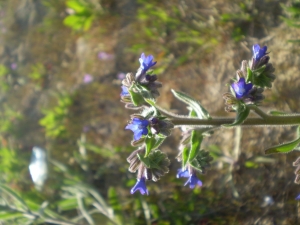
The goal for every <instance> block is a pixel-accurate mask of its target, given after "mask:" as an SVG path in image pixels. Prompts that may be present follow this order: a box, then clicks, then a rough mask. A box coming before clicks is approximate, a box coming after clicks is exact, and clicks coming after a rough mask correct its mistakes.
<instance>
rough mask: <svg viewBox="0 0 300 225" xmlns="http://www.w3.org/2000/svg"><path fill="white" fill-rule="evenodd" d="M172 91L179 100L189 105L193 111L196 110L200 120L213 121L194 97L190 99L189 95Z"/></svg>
mask: <svg viewBox="0 0 300 225" xmlns="http://www.w3.org/2000/svg"><path fill="white" fill-rule="evenodd" d="M171 91H172V93H173V95H174V96H175V97H176V98H177V99H179V100H180V101H182V102H184V103H186V104H188V105H189V106H190V107H191V108H192V109H193V110H195V112H196V114H197V116H198V118H200V119H211V117H210V115H209V113H208V112H207V111H206V109H205V108H204V107H203V106H202V105H201V104H200V103H199V102H198V101H197V100H195V99H193V98H192V97H190V96H188V95H187V94H184V93H182V92H179V91H175V90H171Z"/></svg>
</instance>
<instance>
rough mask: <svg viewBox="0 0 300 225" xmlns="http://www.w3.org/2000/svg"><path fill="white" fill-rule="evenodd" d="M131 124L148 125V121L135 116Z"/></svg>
mask: <svg viewBox="0 0 300 225" xmlns="http://www.w3.org/2000/svg"><path fill="white" fill-rule="evenodd" d="M132 124H135V125H141V126H148V125H149V121H148V120H142V119H139V118H136V117H135V118H133V119H132Z"/></svg>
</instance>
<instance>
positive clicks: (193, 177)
mask: <svg viewBox="0 0 300 225" xmlns="http://www.w3.org/2000/svg"><path fill="white" fill-rule="evenodd" d="M188 183H189V184H190V188H191V189H193V188H195V186H196V185H198V186H199V187H201V186H202V182H201V180H199V179H198V177H197V176H196V174H192V175H190V178H189V179H188V180H187V181H186V183H185V184H184V186H186V185H187V184H188Z"/></svg>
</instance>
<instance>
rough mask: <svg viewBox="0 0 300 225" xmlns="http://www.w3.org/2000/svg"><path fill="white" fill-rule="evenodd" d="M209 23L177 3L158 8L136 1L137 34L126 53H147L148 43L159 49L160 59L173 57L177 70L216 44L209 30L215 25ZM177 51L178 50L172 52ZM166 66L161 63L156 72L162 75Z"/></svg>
mask: <svg viewBox="0 0 300 225" xmlns="http://www.w3.org/2000/svg"><path fill="white" fill-rule="evenodd" d="M187 14H188V15H191V16H186V15H187ZM211 22H212V21H209V19H208V18H205V17H203V16H202V15H200V13H199V12H198V11H197V10H194V9H189V10H188V11H186V7H185V6H184V4H181V3H176V4H172V3H169V2H168V3H166V4H161V3H160V2H149V1H143V0H140V1H139V7H138V11H137V16H136V23H135V24H134V25H135V27H136V29H138V30H139V31H140V32H136V33H134V35H135V42H134V43H132V46H131V47H130V50H131V51H133V52H138V51H140V49H148V48H149V43H151V45H155V46H159V48H158V49H157V51H159V52H161V53H162V54H164V55H168V54H170V53H171V54H172V55H174V53H175V56H176V58H175V64H176V65H177V66H179V65H181V64H183V63H185V62H187V61H188V60H190V59H191V58H192V56H195V53H196V52H197V50H199V48H201V47H204V46H205V47H204V50H203V51H209V49H211V48H212V47H213V46H215V45H217V44H218V43H219V40H218V38H217V35H216V34H215V32H216V30H214V29H213V28H214V25H215V24H214V23H211ZM141 24H144V25H143V26H141ZM157 37H159V38H157ZM162 43H163V44H162ZM177 49H180V50H179V51H178V52H176V51H177ZM165 60H166V61H168V59H165ZM167 66H168V63H167V62H166V63H162V64H161V67H160V68H159V69H158V70H160V71H159V72H160V73H161V72H163V71H164V70H165V69H166V68H167Z"/></svg>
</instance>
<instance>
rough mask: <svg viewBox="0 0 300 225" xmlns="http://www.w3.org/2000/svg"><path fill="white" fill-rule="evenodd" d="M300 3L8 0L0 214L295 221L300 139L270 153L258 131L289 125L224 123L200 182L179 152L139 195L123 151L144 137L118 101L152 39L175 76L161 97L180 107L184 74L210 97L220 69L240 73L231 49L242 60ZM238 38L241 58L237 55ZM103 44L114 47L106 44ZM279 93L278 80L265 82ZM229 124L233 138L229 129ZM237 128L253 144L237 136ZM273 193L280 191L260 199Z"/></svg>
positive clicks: (100, 220)
mask: <svg viewBox="0 0 300 225" xmlns="http://www.w3.org/2000/svg"><path fill="white" fill-rule="evenodd" d="M299 15H300V14H299V2H297V1H281V4H280V2H279V1H263V2H262V1H258V0H257V1H250V0H249V1H248V0H247V1H241V0H232V1H223V0H219V1H209V2H207V1H205V0H194V1H175V0H168V1H156V0H155V1H145V0H139V1H133V0H125V1H117V0H103V1H95V0H85V1H83V0H61V1H57V0H47V1H29V0H28V1H27V0H26V1H24V2H22V3H20V2H19V1H17V0H11V1H2V2H0V40H1V43H3V45H2V47H0V124H1V126H0V162H1V164H0V172H1V177H0V181H1V183H0V189H1V191H0V223H1V224H12V225H13V224H16V225H17V224H148V225H150V224H153V225H168V224H170V225H171V224H176V225H181V224H182V225H184V224H195V225H196V224H297V223H298V222H299V221H298V216H299V215H298V211H297V210H299V208H298V206H297V202H295V201H294V198H295V197H296V195H297V193H298V192H299V188H297V187H296V186H295V185H293V182H292V181H293V179H294V177H293V176H294V174H293V168H292V167H291V165H290V164H291V162H292V161H293V160H294V159H295V158H296V157H297V153H291V154H290V155H281V156H282V157H273V156H261V154H262V149H263V147H264V144H265V143H267V144H268V141H270V139H262V138H261V137H262V136H268V137H269V136H270V138H271V141H272V140H276V141H277V142H278V141H285V140H286V139H284V138H283V137H289V134H290V133H289V130H288V129H286V128H282V130H280V131H281V133H282V136H280V135H279V134H278V133H276V132H274V133H272V132H271V133H259V132H260V131H259V130H258V129H257V130H254V132H252V133H251V132H249V133H247V134H244V135H243V134H242V133H239V134H237V133H235V132H236V131H235V130H231V131H228V132H227V131H225V132H223V131H222V132H219V133H217V134H214V135H213V136H212V137H211V139H210V140H211V141H210V142H207V143H206V144H207V145H206V146H207V147H206V149H207V150H209V151H210V152H211V153H212V155H213V157H214V163H213V168H212V169H211V170H210V171H208V174H207V176H204V175H203V176H202V175H200V176H201V180H202V181H203V183H204V186H203V188H201V189H195V190H190V189H189V188H187V187H183V183H184V181H183V180H180V179H175V174H176V171H177V168H178V167H179V166H180V164H179V163H178V162H176V161H175V160H174V161H172V164H171V168H170V174H168V175H166V176H165V177H163V179H162V180H161V181H159V182H157V183H150V182H148V183H147V187H148V188H149V192H150V196H140V195H139V194H134V195H130V194H129V191H130V188H131V187H132V186H133V185H134V184H135V182H136V179H135V174H130V173H129V172H128V171H127V166H128V165H127V162H126V157H127V156H128V155H129V154H130V152H131V151H132V150H133V148H132V147H130V146H129V145H130V144H129V143H130V140H131V133H129V132H125V131H124V126H125V124H126V121H128V119H129V114H130V112H128V111H125V109H124V108H123V105H122V104H121V103H120V102H119V93H120V91H121V89H120V84H121V83H120V80H119V79H118V77H117V74H118V73H124V72H125V73H126V72H130V71H133V72H134V71H135V70H136V69H137V67H138V57H139V56H140V54H141V52H145V53H146V54H147V55H148V54H153V55H154V57H155V60H157V61H158V65H157V67H155V72H156V73H157V74H158V75H159V79H160V80H161V81H162V82H163V85H164V86H166V88H167V89H168V90H165V89H162V96H161V99H162V100H160V101H161V103H162V104H165V105H166V106H167V107H170V108H176V107H178V108H180V107H181V108H180V109H179V111H183V110H185V109H184V108H183V106H181V105H179V104H178V103H175V102H173V101H172V100H171V99H170V97H169V96H170V95H169V88H170V87H174V86H175V87H176V88H178V89H180V88H181V87H183V88H184V87H185V89H186V90H185V91H189V93H190V94H193V93H197V94H199V95H201V96H198V97H199V98H200V100H201V97H205V96H204V93H202V89H201V88H203V87H204V86H205V85H208V86H209V85H214V83H217V82H224V80H225V79H223V78H224V77H221V78H220V77H217V75H216V71H215V69H216V70H217V69H218V68H221V69H223V70H221V73H222V74H225V75H226V76H227V77H228V74H227V73H231V74H234V71H231V72H228V71H227V70H225V69H226V68H227V66H228V61H230V60H232V61H234V65H237V66H239V63H240V61H239V59H240V57H242V56H243V57H244V56H247V57H248V58H249V57H250V55H251V51H250V50H248V51H242V50H240V49H246V48H248V49H251V44H253V39H255V41H256V40H257V41H259V40H260V38H265V37H268V35H269V33H271V32H275V30H276V29H277V30H278V29H279V27H280V26H284V24H285V23H286V24H287V25H288V26H290V27H292V28H291V29H295V30H297V29H298V28H299V24H298V23H299ZM279 18H284V19H283V20H280V19H279ZM292 31H294V30H292ZM278 32H279V31H278ZM282 33H285V31H281V33H280V34H282ZM274 36H276V35H274ZM278 36H279V35H278ZM274 39H276V37H275V38H274ZM249 40H250V41H249ZM287 41H288V39H287V40H285V41H284V43H283V45H285V44H286V43H287ZM293 42H299V40H293ZM245 43H248V45H247V44H245ZM224 46H227V47H228V46H229V47H228V48H226V47H224ZM241 46H242V47H241ZM245 46H246V47H245ZM228 49H230V50H232V51H233V52H234V56H236V58H237V59H236V58H234V59H233V57H232V58H229V56H228V54H229V53H228V52H229V50H228ZM269 49H272V46H269ZM100 52H101V53H105V54H107V55H108V54H111V55H113V57H110V58H109V57H108V58H103V57H102V58H101V57H99V56H98V54H99V53H100ZM295 54H298V55H299V52H297V49H296V50H295ZM240 55H242V56H240ZM218 56H220V57H223V58H220V57H218ZM221 59H222V60H221ZM274 64H275V63H274ZM16 65H17V66H16ZM208 65H213V69H211V68H209V69H208V70H209V72H207V71H205V68H206V67H207V68H208ZM284 66H285V65H284ZM275 67H276V64H275ZM192 68H196V69H192ZM224 68H225V69H224ZM227 69H231V67H230V66H228V68H227ZM291 70H292V69H291ZM193 71H196V72H193ZM292 71H293V70H292ZM87 73H88V74H92V76H93V78H94V79H93V81H91V82H90V83H84V80H83V77H84V75H85V74H87ZM162 73H164V74H162ZM194 73H196V74H194ZM207 73H208V74H209V76H211V77H215V78H216V81H214V82H212V81H211V80H209V78H208V77H205V76H203V74H207ZM283 76H284V75H283ZM226 82H227V80H226V81H225V82H224V85H223V84H222V87H223V86H224V87H225V83H226ZM185 83H186V85H187V86H185ZM181 85H182V86H181ZM187 87H188V88H187ZM218 88H219V87H218ZM215 89H217V88H215ZM215 89H214V90H215ZM222 90H223V89H222ZM288 90H289V91H291V89H290V88H288ZM218 91H219V89H217V92H218ZM292 91H293V90H292ZM292 93H294V92H292ZM163 94H165V95H163ZM209 95H212V94H211V93H209ZM164 96H167V97H164ZM211 97H212V96H211ZM294 97H295V96H294ZM272 98H273V99H274V98H276V94H275V93H272V95H271V96H267V100H269V101H270V99H272ZM204 100H205V99H204ZM276 100H278V101H280V99H278V98H276ZM281 100H282V99H281ZM207 101H208V103H207V102H206V103H205V104H210V106H211V107H213V106H214V105H217V104H214V103H215V102H213V101H211V102H209V101H210V100H209V99H207ZM219 101H222V99H221V98H220V100H219ZM283 102H284V101H283ZM294 104H295V105H296V106H297V103H294ZM207 108H208V109H209V107H207ZM221 110H223V106H222V107H221V108H214V112H216V113H217V112H221ZM246 132H248V131H246ZM246 132H245V133H246ZM224 133H226V134H225V135H227V136H225V141H226V140H227V139H228V140H230V141H228V140H227V142H225V141H224V140H222V139H220V137H221V136H222V135H223V134H224ZM291 133H292V132H291ZM228 135H229V136H230V135H232V136H230V138H227V137H228ZM254 135H258V136H254ZM236 136H238V137H239V138H241V140H242V141H241V142H242V143H244V145H242V146H243V148H244V149H239V148H236V146H235V143H236V141H235V140H233V139H234V137H236ZM257 138H260V139H259V140H258V139H257ZM168 140H169V141H167V142H166V143H164V144H163V145H162V147H161V148H162V150H164V149H165V150H166V151H167V152H168V154H169V156H170V158H172V157H173V158H175V156H176V151H175V150H176V148H177V145H178V143H179V135H178V132H177V133H176V131H175V132H174V137H173V136H172V137H170V138H169V139H168ZM229 142H230V143H229ZM277 142H276V143H277ZM35 145H39V146H43V148H45V149H47V152H48V155H49V160H48V164H49V178H48V180H47V181H46V184H45V185H44V188H43V190H42V191H41V192H39V191H37V190H36V189H35V188H34V184H33V183H32V181H31V179H30V175H29V171H28V165H29V162H30V155H31V149H32V146H35ZM236 145H237V146H238V145H239V144H236ZM287 162H288V163H287ZM266 195H270V196H272V198H273V199H274V202H275V203H274V204H270V205H267V206H262V202H263V199H264V196H266Z"/></svg>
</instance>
